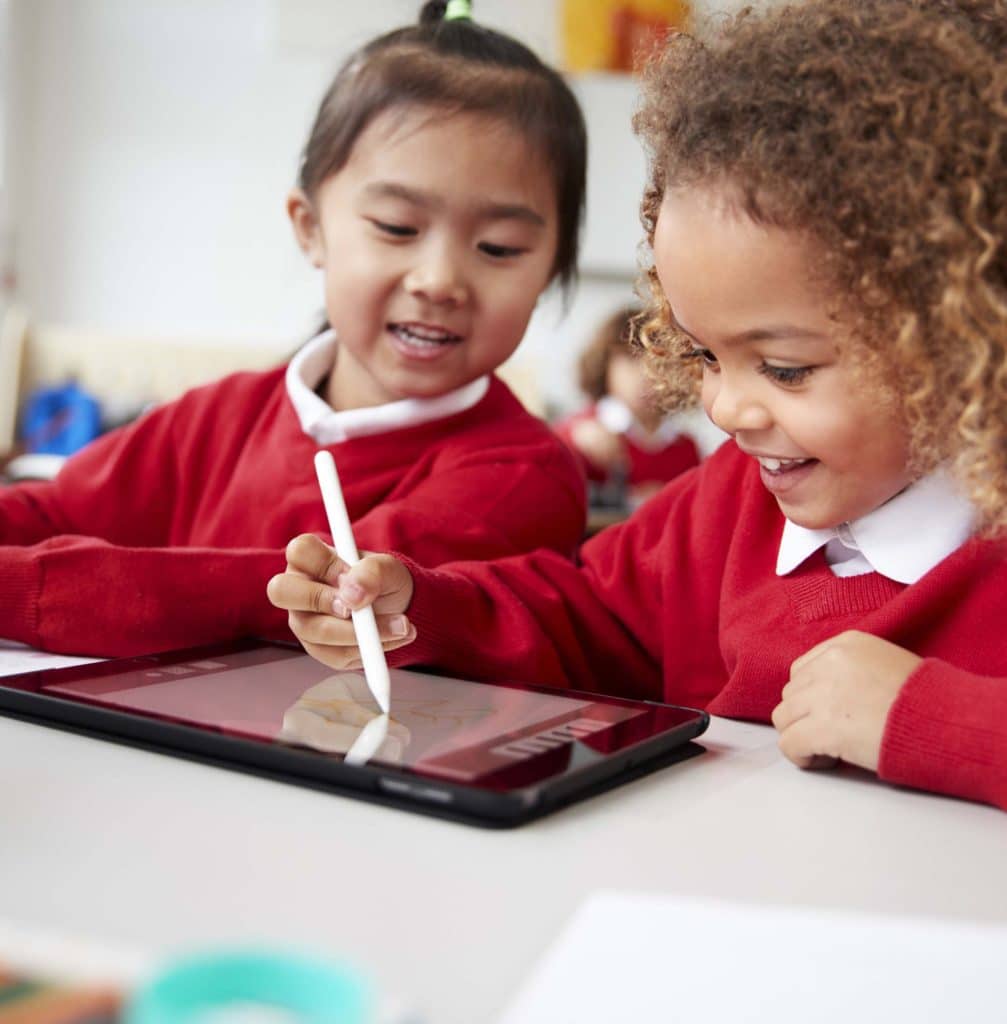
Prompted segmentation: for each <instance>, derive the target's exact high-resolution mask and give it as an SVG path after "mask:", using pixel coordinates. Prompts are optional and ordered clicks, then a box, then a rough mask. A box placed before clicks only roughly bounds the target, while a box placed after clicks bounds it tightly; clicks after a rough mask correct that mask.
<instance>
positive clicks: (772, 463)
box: [756, 455, 818, 476]
mask: <svg viewBox="0 0 1007 1024" xmlns="http://www.w3.org/2000/svg"><path fill="white" fill-rule="evenodd" d="M756 460H757V461H758V463H759V465H760V466H761V467H762V468H763V469H764V470H765V471H766V472H767V473H771V474H772V475H773V476H778V475H782V474H783V473H789V472H790V471H791V470H792V469H799V468H800V467H801V466H808V465H810V464H811V463H812V462H817V461H818V460H817V459H770V458H766V457H765V456H761V455H759V456H756Z"/></svg>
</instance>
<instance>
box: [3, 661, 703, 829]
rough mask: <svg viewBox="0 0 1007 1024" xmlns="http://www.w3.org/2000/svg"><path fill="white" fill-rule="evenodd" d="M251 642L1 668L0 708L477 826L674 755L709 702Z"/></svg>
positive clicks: (694, 731)
mask: <svg viewBox="0 0 1007 1024" xmlns="http://www.w3.org/2000/svg"><path fill="white" fill-rule="evenodd" d="M391 678H392V703H391V710H390V713H389V714H388V715H382V714H381V713H380V709H379V707H378V705H377V703H376V702H375V701H374V699H373V698H372V697H371V695H370V691H369V690H368V688H367V683H366V681H365V679H364V677H363V675H362V674H361V673H360V672H334V671H332V670H331V669H328V668H326V667H325V666H324V665H321V664H319V663H318V662H317V661H315V660H314V659H312V658H310V657H308V655H306V654H305V653H304V652H303V651H301V650H300V649H299V648H294V647H286V646H282V645H279V644H265V643H260V642H257V641H248V642H243V643H237V644H228V645H226V646H218V647H204V648H198V649H193V650H186V651H172V652H169V653H165V654H157V655H150V656H146V657H140V658H123V659H116V660H113V661H103V662H97V663H94V664H89V665H79V666H74V667H72V668H62V669H49V670H43V671H40V672H28V673H25V674H23V675H16V676H6V677H0V711H2V712H3V713H4V714H8V715H14V716H17V717H20V718H27V719H30V720H32V721H38V722H42V723H45V724H50V725H57V726H62V727H67V728H71V729H75V730H80V731H85V732H87V733H90V734H94V735H98V736H101V737H103V738H106V739H111V740H117V741H120V742H125V743H131V744H135V745H141V746H145V747H151V748H154V749H157V750H161V751H165V752H167V753H173V754H179V755H182V756H186V757H193V758H197V759H199V760H203V761H210V762H213V763H217V764H222V765H226V766H229V767H234V768H239V769H243V770H247V771H252V772H257V773H260V774H265V775H269V776H272V777H278V778H282V779H285V780H288V781H294V782H299V783H302V784H306V785H312V786H317V787H321V788H324V789H328V790H332V791H334V792H338V793H343V794H345V795H347V796H356V797H360V798H363V799H367V800H372V801H376V802H379V803H385V804H392V805H395V806H399V807H404V808H408V809H411V810H416V811H423V812H426V813H430V814H437V815H439V816H442V817H448V818H454V819H457V820H461V821H466V822H469V823H472V824H478V825H490V826H494V825H495V826H509V825H517V824H520V823H522V822H524V821H528V820H530V819H532V818H536V817H539V816H541V815H542V814H545V813H548V812H549V811H551V810H554V809H555V808H558V807H561V806H563V805H564V804H567V803H570V802H571V801H573V800H577V799H580V798H582V797H584V796H588V795H590V794H591V793H594V792H598V791H600V790H601V789H607V788H609V787H611V786H613V785H616V784H618V783H620V782H623V781H626V780H627V779H629V778H633V777H636V776H637V775H640V774H643V773H644V772H647V771H651V770H653V769H654V768H657V767H660V766H662V765H664V764H668V763H670V762H671V761H674V760H678V759H681V758H682V757H684V756H688V755H689V754H691V753H695V752H697V751H698V750H699V749H700V748H698V747H697V746H696V745H695V744H692V743H689V741H690V740H691V739H692V738H693V737H695V736H698V735H699V734H700V733H701V732H703V730H704V729H705V728H706V726H707V724H708V722H709V719H708V717H707V715H706V714H705V713H704V712H701V711H693V710H690V709H687V708H680V707H674V706H672V705H669V704H657V703H651V702H649V701H638V700H625V699H621V698H618V697H604V696H600V695H598V694H590V693H580V692H577V691H571V690H548V689H544V688H541V687H532V686H524V685H519V684H516V683H506V684H492V685H491V684H487V683H475V682H470V681H466V680H461V679H450V678H447V677H445V676H438V675H430V674H427V673H424V672H414V671H407V670H404V669H393V670H392V672H391Z"/></svg>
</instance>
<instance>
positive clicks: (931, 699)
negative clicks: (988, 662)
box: [878, 658, 1007, 810]
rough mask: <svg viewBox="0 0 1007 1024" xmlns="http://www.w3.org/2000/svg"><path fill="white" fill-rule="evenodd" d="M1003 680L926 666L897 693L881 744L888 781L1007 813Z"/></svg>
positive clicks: (933, 662)
mask: <svg viewBox="0 0 1007 1024" xmlns="http://www.w3.org/2000/svg"><path fill="white" fill-rule="evenodd" d="M1005 747H1007V680H1003V679H995V678H992V677H990V676H980V675H976V674H975V673H972V672H966V671H964V670H962V669H958V668H954V667H953V666H951V665H949V664H947V662H943V661H938V660H937V659H935V658H927V659H925V660H924V661H923V662H922V663H921V664H920V665H919V666H918V667H917V669H916V671H915V672H913V674H912V675H911V676H910V677H909V679H908V680H906V683H905V685H904V686H903V687H902V690H901V691H900V692H899V695H898V697H897V698H896V700H895V703H894V704H893V705H892V709H891V711H890V712H889V713H888V720H887V722H886V723H885V732H884V736H883V738H882V743H881V757H880V760H879V764H878V775H879V776H880V777H881V778H882V779H885V780H886V781H888V782H894V783H897V784H900V785H905V786H912V787H914V788H916V789H925V790H930V791H932V792H935V793H946V794H948V795H949V796H959V797H965V798H966V799H970V800H981V801H984V802H987V803H992V804H997V805H998V806H1000V807H1002V808H1004V809H1005V810H1007V753H1005Z"/></svg>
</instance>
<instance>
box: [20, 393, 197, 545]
mask: <svg viewBox="0 0 1007 1024" xmlns="http://www.w3.org/2000/svg"><path fill="white" fill-rule="evenodd" d="M172 421H173V408H172V406H164V407H162V408H161V409H158V410H155V411H154V412H151V413H148V414H147V415H146V416H144V417H143V418H141V419H140V420H138V421H137V422H136V423H133V424H131V425H129V426H127V427H122V428H120V429H119V430H114V431H112V432H111V433H109V434H105V435H104V436H102V437H100V438H98V439H97V440H96V441H93V442H92V443H91V444H89V445H88V446H87V447H86V448H84V449H82V450H81V451H80V452H78V453H77V454H76V455H74V456H72V457H71V458H70V459H68V460H67V462H66V463H65V464H64V466H63V468H62V469H61V470H60V472H59V474H58V475H57V476H56V478H55V480H52V481H46V482H39V483H24V484H14V485H12V486H10V487H2V488H0V544H8V545H19V546H20V545H31V544H37V543H39V542H40V541H43V540H46V539H48V538H50V537H57V536H61V535H65V534H87V536H89V537H101V538H103V539H104V540H107V541H111V542H112V543H119V544H121V543H134V544H136V543H146V544H157V543H162V542H164V541H165V540H166V538H167V534H168V530H169V528H170V510H171V508H172V505H173V496H174V493H175V490H176V486H175V485H176V480H177V473H176V468H175V465H174V458H173V456H174V453H175V452H176V450H177V445H176V444H175V439H174V433H173V423H172ZM152 452H153V453H156V455H154V456H152V454H151V453H152ZM152 458H156V460H157V462H158V465H157V470H156V472H151V468H150V462H151V459H152ZM143 481H155V482H156V486H157V495H156V500H155V497H154V495H152V494H151V493H149V488H148V487H145V486H144V484H143Z"/></svg>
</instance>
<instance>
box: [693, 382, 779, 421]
mask: <svg viewBox="0 0 1007 1024" xmlns="http://www.w3.org/2000/svg"><path fill="white" fill-rule="evenodd" d="M703 405H704V406H705V407H706V414H707V416H709V417H710V419H711V420H712V421H713V422H714V423H715V424H716V425H717V426H718V427H720V429H721V430H723V431H724V432H725V433H727V434H732V435H734V434H737V433H738V432H739V431H742V430H747V431H754V430H768V429H769V428H770V427H771V426H772V425H773V417H772V414H771V413H770V411H769V408H768V407H767V406H766V404H765V403H764V402H763V401H762V399H761V398H760V396H759V394H758V388H757V387H752V386H747V385H746V384H745V383H743V382H742V381H739V380H737V379H735V378H733V377H732V376H731V375H728V374H727V373H725V372H723V371H721V372H720V373H718V374H715V375H713V374H711V375H708V376H707V379H706V380H705V381H704V382H703Z"/></svg>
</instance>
